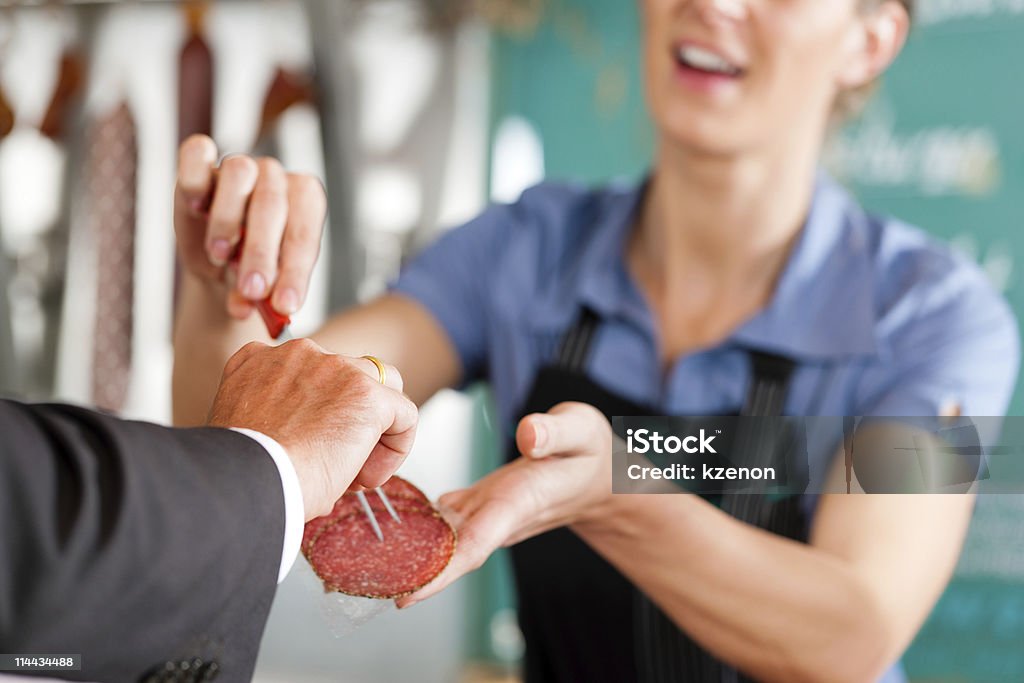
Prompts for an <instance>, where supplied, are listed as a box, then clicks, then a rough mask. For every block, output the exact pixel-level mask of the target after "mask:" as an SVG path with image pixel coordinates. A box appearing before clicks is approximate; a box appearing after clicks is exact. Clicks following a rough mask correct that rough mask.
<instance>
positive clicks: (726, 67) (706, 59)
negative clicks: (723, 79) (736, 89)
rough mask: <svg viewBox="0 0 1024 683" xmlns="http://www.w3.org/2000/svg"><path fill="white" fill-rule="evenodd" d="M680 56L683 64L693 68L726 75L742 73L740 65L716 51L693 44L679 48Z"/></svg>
mask: <svg viewBox="0 0 1024 683" xmlns="http://www.w3.org/2000/svg"><path fill="white" fill-rule="evenodd" d="M678 58H679V61H680V62H681V63H682V64H683V65H685V66H688V67H690V68H692V69H699V70H700V71H709V72H711V73H718V74H723V75H726V76H739V75H740V69H739V68H738V67H736V66H733V65H732V64H730V63H729V62H727V61H726V60H725V59H723V58H722V57H719V56H718V55H716V54H715V53H714V52H710V51H708V50H705V49H703V48H699V47H692V46H687V47H682V48H679V54H678Z"/></svg>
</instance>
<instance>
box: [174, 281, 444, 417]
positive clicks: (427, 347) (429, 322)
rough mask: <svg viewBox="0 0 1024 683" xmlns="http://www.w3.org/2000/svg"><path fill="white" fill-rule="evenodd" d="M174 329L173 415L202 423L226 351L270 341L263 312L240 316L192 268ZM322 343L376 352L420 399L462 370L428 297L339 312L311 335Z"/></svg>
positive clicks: (349, 351)
mask: <svg viewBox="0 0 1024 683" xmlns="http://www.w3.org/2000/svg"><path fill="white" fill-rule="evenodd" d="M179 297H180V299H179V306H178V319H177V323H176V325H175V335H174V378H173V391H174V422H175V424H177V425H196V424H203V423H204V422H205V420H206V416H207V413H208V412H209V408H210V404H211V402H212V401H213V397H214V394H215V392H216V388H217V384H218V382H219V381H220V375H221V371H222V370H223V368H224V364H225V363H226V362H227V359H228V358H230V357H231V355H232V354H233V353H234V352H235V351H237V350H238V349H239V348H241V347H242V346H244V345H245V344H246V343H248V342H250V341H253V340H260V341H267V342H269V338H268V337H267V333H266V330H265V329H264V328H263V326H262V323H261V322H260V320H259V318H258V316H252V317H251V318H250V319H248V320H244V321H239V320H236V319H235V318H232V317H231V316H229V315H228V314H227V313H226V312H225V310H224V295H223V294H222V293H221V292H219V291H217V289H216V288H213V287H209V286H207V285H206V284H204V283H202V282H199V281H198V280H197V279H195V278H192V277H190V276H186V277H185V278H184V280H183V282H182V289H181V292H180V293H179ZM312 339H313V340H314V341H316V342H317V343H318V344H320V346H322V347H323V348H325V349H327V350H328V351H331V352H332V353H339V354H344V355H349V356H362V355H365V354H371V355H374V356H377V357H379V358H380V359H381V360H384V361H385V362H387V363H389V364H391V365H394V366H395V367H398V368H401V371H402V378H403V380H404V382H405V393H406V394H407V395H408V396H409V397H410V398H411V399H412V400H413V401H415V402H416V403H417V404H422V403H424V402H425V401H426V400H427V399H429V398H430V397H431V396H433V395H434V394H435V393H437V392H438V391H439V390H440V389H443V388H446V387H451V386H454V385H455V384H456V383H457V382H458V381H459V378H460V377H461V376H462V369H461V366H460V362H459V358H458V355H457V354H456V352H455V349H454V348H453V346H452V343H451V341H449V339H448V336H447V334H446V333H445V331H444V329H443V328H442V327H441V325H440V324H438V322H437V321H436V319H435V318H434V317H433V316H432V315H431V314H430V312H428V311H427V310H426V309H425V308H424V307H423V306H422V305H420V304H419V303H418V302H416V301H414V300H413V299H410V298H407V297H404V296H402V295H399V294H388V295H385V296H382V297H380V298H378V299H375V300H374V301H371V302H369V303H367V304H364V305H361V306H357V307H355V308H353V309H350V310H348V311H345V312H343V313H340V314H338V315H335V316H334V317H332V318H331V319H330V320H328V321H327V322H326V323H325V324H324V326H323V327H322V328H320V330H318V331H317V332H316V333H314V334H313V335H312Z"/></svg>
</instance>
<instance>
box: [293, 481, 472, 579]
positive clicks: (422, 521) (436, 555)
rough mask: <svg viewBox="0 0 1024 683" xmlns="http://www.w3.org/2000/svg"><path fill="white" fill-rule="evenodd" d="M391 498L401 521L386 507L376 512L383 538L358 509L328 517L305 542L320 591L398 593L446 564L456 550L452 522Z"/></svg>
mask: <svg viewBox="0 0 1024 683" xmlns="http://www.w3.org/2000/svg"><path fill="white" fill-rule="evenodd" d="M389 495H390V492H389ZM392 503H393V504H394V506H395V510H396V511H397V512H398V515H399V517H401V520H402V521H401V522H396V521H394V520H393V519H392V518H391V517H390V516H389V515H388V514H387V513H386V512H385V513H384V514H382V515H381V514H378V515H377V521H378V523H379V524H380V527H381V531H382V532H383V534H384V540H383V541H380V540H378V539H377V536H376V535H375V534H374V532H373V529H372V527H371V526H370V523H369V521H368V520H367V519H366V516H365V515H364V514H363V513H362V511H361V510H360V511H357V512H353V513H351V514H348V515H345V516H343V517H341V518H340V519H331V520H329V521H328V522H327V523H326V524H324V525H322V526H321V527H320V528H319V530H318V532H317V533H316V534H315V538H313V539H312V542H311V543H309V544H308V546H304V548H303V550H304V552H305V555H306V558H307V559H308V560H309V563H310V565H312V567H313V571H315V572H316V574H317V576H319V577H320V578H321V579H322V580H323V582H324V589H325V590H328V591H337V592H340V593H346V594H348V595H358V596H362V597H367V598H382V599H391V598H398V597H401V596H403V595H408V594H410V593H412V592H415V591H416V590H419V589H420V588H422V587H423V586H425V585H427V584H428V583H430V582H431V581H432V580H433V579H434V578H435V577H436V576H437V575H438V574H440V573H441V571H442V570H444V568H445V567H446V566H448V562H449V561H450V560H451V557H452V554H453V553H454V552H455V530H454V529H453V528H452V526H451V525H450V524H449V523H448V522H447V521H446V520H445V519H444V518H443V517H441V515H440V513H439V512H437V510H435V509H434V508H433V507H431V506H429V505H426V504H424V503H423V502H422V501H419V500H416V499H414V498H405V497H403V496H397V495H396V496H393V497H392ZM314 521H315V520H314Z"/></svg>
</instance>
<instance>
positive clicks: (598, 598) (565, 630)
mask: <svg viewBox="0 0 1024 683" xmlns="http://www.w3.org/2000/svg"><path fill="white" fill-rule="evenodd" d="M599 323H600V321H599V318H598V317H597V315H596V314H595V313H593V312H591V311H590V310H589V309H584V310H583V311H582V312H581V313H580V315H579V316H578V318H577V320H576V321H575V322H574V324H573V325H572V327H571V328H570V329H569V330H568V332H567V333H566V334H565V335H564V337H563V338H562V341H561V344H560V345H559V347H558V350H557V352H556V354H555V359H554V361H553V362H552V363H550V364H548V365H546V366H544V367H542V368H541V369H540V371H539V372H538V373H537V376H536V377H535V379H534V383H533V386H532V388H531V390H530V392H529V395H528V397H527V399H526V401H525V402H524V405H523V407H522V410H521V411H520V413H519V416H520V417H522V416H525V415H528V414H530V413H534V412H546V411H547V410H549V409H550V408H552V407H553V406H555V405H557V404H558V403H561V402H563V401H580V402H583V403H589V404H591V405H593V406H594V407H596V408H597V409H598V410H600V411H601V412H602V413H604V415H605V416H606V417H608V419H609V420H611V418H612V417H613V416H616V415H620V416H643V415H657V414H658V411H657V410H654V409H651V408H648V407H645V406H641V405H637V404H636V403H633V402H631V401H629V400H627V399H624V398H622V397H620V396H617V395H615V394H613V393H611V392H609V391H607V390H606V389H605V388H603V387H601V386H600V385H598V384H596V383H595V382H593V381H591V380H590V379H589V378H588V377H587V375H586V372H585V369H586V366H587V360H588V358H589V355H590V351H591V348H592V344H593V341H594V339H595V337H596V335H597V334H598V332H599ZM749 354H750V359H751V369H752V381H751V382H750V385H749V389H748V391H747V395H746V399H745V401H744V405H743V406H742V408H741V410H740V411H739V412H738V413H737V414H738V415H749V416H779V415H782V413H783V410H784V407H785V403H786V396H787V394H788V391H789V382H790V377H791V375H792V372H793V369H794V367H795V365H794V363H793V362H792V361H791V360H789V359H787V358H783V357H781V356H775V355H771V354H766V353H761V352H757V351H750V352H749ZM767 422H768V421H765V423H767ZM755 429H757V428H755ZM772 440H773V436H772V435H771V434H764V433H752V434H748V435H746V437H745V440H744V443H748V444H752V445H753V447H755V448H757V447H759V445H764V444H770V443H771V441H772ZM735 445H736V447H740V444H739V443H737V444H735ZM769 450H770V449H766V453H767V451H769ZM518 455H519V454H518V452H517V450H516V448H515V443H514V442H512V443H510V444H509V447H508V451H507V459H508V460H512V459H514V458H516V457H518ZM758 457H760V455H759V454H756V455H755V459H754V460H751V459H750V458H749V457H748V458H747V459H746V462H750V463H755V462H756V460H757V458H758ZM765 457H769V456H768V455H766V456H765ZM713 502H715V503H716V504H718V505H719V506H720V507H721V508H722V509H723V510H724V511H725V512H727V513H729V514H730V515H732V516H733V517H735V518H737V519H740V520H742V521H744V522H747V523H749V524H753V525H755V526H758V527H760V528H763V529H766V530H769V531H772V532H774V533H776V534H779V535H782V536H786V537H788V538H792V539H796V540H801V541H806V537H807V529H808V524H807V520H806V516H805V515H804V513H803V512H802V510H801V508H800V505H799V497H793V496H791V497H787V498H781V499H772V498H769V497H768V496H765V495H727V496H721V497H720V498H718V499H716V500H714V501H713ZM511 556H512V564H513V574H514V577H515V583H516V590H517V598H518V615H519V623H520V628H521V629H522V632H523V636H524V639H525V641H526V655H525V661H524V674H525V680H526V683H556V682H557V683H591V682H593V683H603V682H605V681H607V682H608V683H631V682H632V681H636V682H638V683H669V682H671V683H679V682H686V683H734V682H735V683H740V682H745V681H751V680H753V679H751V678H749V677H747V676H745V675H743V674H741V673H739V672H738V671H737V670H736V669H734V668H733V667H731V666H729V665H728V664H726V663H724V662H721V661H720V660H718V659H716V658H715V657H714V656H713V655H711V654H710V653H708V652H707V651H706V650H703V649H702V648H701V647H700V646H699V645H697V644H696V643H695V642H694V641H693V640H692V639H691V638H690V637H689V636H688V635H687V634H686V633H684V632H683V631H681V630H680V629H679V628H678V627H677V626H676V625H675V624H674V623H673V622H672V621H671V620H670V619H669V618H668V617H667V616H666V615H665V614H664V613H663V612H662V611H661V610H660V609H659V608H658V607H657V605H655V604H654V603H653V602H651V601H650V600H649V599H648V598H647V597H646V596H645V595H644V594H643V593H642V592H641V591H639V590H638V589H637V588H636V587H635V586H633V585H632V584H631V583H630V582H629V581H628V580H627V579H626V578H625V577H624V576H622V574H620V573H619V572H618V570H616V569H615V568H614V567H612V566H611V565H610V564H609V563H608V562H606V561H605V560H604V559H603V558H602V557H600V556H599V555H598V554H597V553H595V552H594V551H593V550H591V549H590V548H589V547H588V546H587V545H586V544H585V543H583V542H582V541H581V540H580V539H579V538H578V537H577V536H576V535H575V534H573V533H572V532H570V531H569V530H567V529H564V528H563V529H556V530H554V531H550V532H548V533H545V534H541V535H540V536H537V537H534V538H532V539H529V540H527V541H524V542H523V543H520V544H518V545H516V546H514V547H513V548H512V549H511Z"/></svg>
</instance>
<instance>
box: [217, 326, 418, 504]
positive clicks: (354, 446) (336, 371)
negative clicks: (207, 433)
mask: <svg viewBox="0 0 1024 683" xmlns="http://www.w3.org/2000/svg"><path fill="white" fill-rule="evenodd" d="M387 381H388V383H387V386H385V385H382V384H380V382H379V381H378V374H377V368H376V366H375V365H373V363H371V362H370V361H368V360H366V359H362V358H348V357H345V356H338V355H334V354H330V353H327V352H325V351H324V350H323V349H321V348H320V347H319V346H317V344H316V343H314V342H312V341H309V340H308V339H301V340H296V341H291V342H287V343H285V344H282V345H281V346H277V347H269V346H266V345H264V344H260V343H258V342H253V343H251V344H248V345H246V346H244V347H243V348H242V349H241V350H239V351H238V353H236V354H235V355H234V356H232V357H231V359H230V360H229V361H228V363H227V366H225V368H224V375H223V377H222V378H221V383H220V388H219V390H218V391H217V397H216V399H214V403H213V408H212V410H211V412H210V417H209V420H208V423H209V424H210V425H211V426H215V427H241V428H248V429H253V430H256V431H258V432H262V433H263V434H266V435H267V436H269V437H271V438H272V439H274V440H275V441H277V442H278V443H280V444H281V445H282V446H283V447H284V449H285V450H286V451H287V452H288V456H289V457H290V458H291V460H292V463H293V464H294V466H295V472H296V474H297V475H298V479H299V485H300V487H301V488H302V498H303V501H304V503H305V507H306V520H307V521H308V520H310V519H312V518H314V517H318V516H320V515H323V514H327V513H328V512H330V510H331V508H332V507H333V505H334V502H335V501H336V500H337V499H338V498H340V497H341V495H342V494H343V493H345V491H346V490H347V489H348V488H349V487H350V486H351V485H353V484H355V485H359V486H365V487H367V488H373V487H376V486H379V485H380V484H383V483H384V482H385V481H387V480H388V478H389V477H390V476H391V475H392V474H393V473H394V472H395V470H397V469H398V467H399V466H400V465H401V464H402V462H403V461H404V460H405V457H406V456H407V455H408V454H409V450H410V449H411V448H412V444H413V439H414V438H415V435H416V424H417V420H418V414H417V410H416V406H415V404H413V402H412V401H410V400H409V399H408V398H406V397H405V396H404V395H403V394H402V393H401V392H402V377H401V375H400V374H399V373H398V370H396V369H395V368H393V367H391V366H387Z"/></svg>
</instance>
